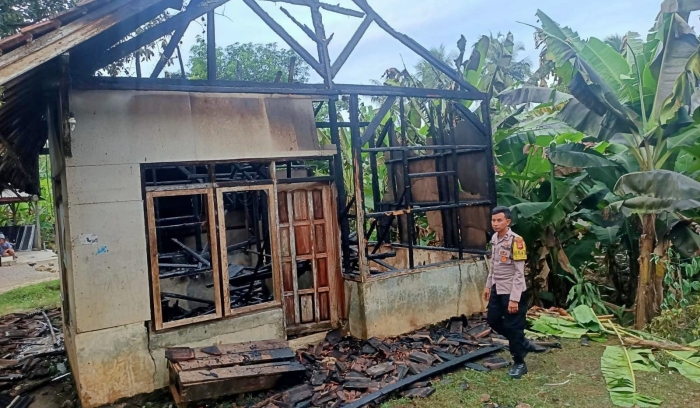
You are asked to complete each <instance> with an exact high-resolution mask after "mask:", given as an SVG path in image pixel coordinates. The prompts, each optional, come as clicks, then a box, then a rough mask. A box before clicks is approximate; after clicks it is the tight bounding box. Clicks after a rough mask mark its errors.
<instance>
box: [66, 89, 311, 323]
mask: <svg viewBox="0 0 700 408" xmlns="http://www.w3.org/2000/svg"><path fill="white" fill-rule="evenodd" d="M70 102H71V110H72V111H73V113H74V116H75V119H76V122H77V123H76V128H75V130H74V131H73V132H72V135H71V138H72V140H71V150H72V157H67V158H66V159H65V162H66V169H65V179H66V189H67V197H66V203H67V208H68V217H67V219H68V220H69V221H68V223H69V228H68V230H69V231H70V243H69V245H70V249H71V250H70V251H67V252H69V254H70V257H71V261H72V262H71V263H70V264H71V265H72V268H71V270H70V271H68V272H69V274H70V275H71V278H72V279H71V280H70V281H71V283H72V285H73V288H72V289H73V291H74V297H73V301H72V308H74V310H72V312H73V319H74V322H75V323H76V331H77V333H82V332H90V331H94V330H101V329H106V328H110V327H117V326H122V325H127V324H132V323H139V322H144V321H148V320H150V319H151V303H150V295H149V293H150V291H149V279H148V273H149V272H148V260H147V252H146V248H147V245H146V238H145V235H146V222H145V212H144V205H143V197H142V192H141V176H140V165H141V164H142V163H162V162H182V161H212V160H231V159H249V158H265V157H284V156H294V155H299V154H301V153H302V152H305V151H306V152H308V151H310V150H318V146H317V145H318V143H317V142H314V141H315V140H316V130H315V121H314V115H313V108H312V104H311V100H309V99H302V98H294V99H292V98H281V97H262V96H257V95H232V94H202V93H200V94H195V93H186V92H138V91H74V92H72V94H71V101H70ZM88 234H94V235H95V236H97V242H96V243H92V244H89V245H84V240H83V239H81V237H85V236H86V235H88Z"/></svg>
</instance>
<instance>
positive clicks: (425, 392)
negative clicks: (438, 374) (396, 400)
mask: <svg viewBox="0 0 700 408" xmlns="http://www.w3.org/2000/svg"><path fill="white" fill-rule="evenodd" d="M434 393H435V388H433V387H423V388H411V389H410V390H407V391H404V392H402V393H401V396H403V397H404V398H428V397H429V396H431V395H433V394H434Z"/></svg>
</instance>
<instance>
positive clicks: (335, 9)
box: [265, 0, 365, 18]
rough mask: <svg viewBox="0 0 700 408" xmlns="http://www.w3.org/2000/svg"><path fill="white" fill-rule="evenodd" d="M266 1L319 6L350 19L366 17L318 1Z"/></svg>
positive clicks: (347, 9) (356, 12)
mask: <svg viewBox="0 0 700 408" xmlns="http://www.w3.org/2000/svg"><path fill="white" fill-rule="evenodd" d="M265 1H271V2H274V3H287V4H293V5H295V6H309V7H311V6H313V5H318V6H319V7H321V8H322V9H324V10H328V11H332V12H334V13H338V14H343V15H346V16H350V17H359V18H362V17H364V16H365V13H363V12H361V11H357V10H352V9H349V8H345V7H340V6H335V5H333V4H328V3H321V2H318V0H265Z"/></svg>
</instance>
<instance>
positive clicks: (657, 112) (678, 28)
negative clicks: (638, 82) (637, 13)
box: [649, 14, 700, 123]
mask: <svg viewBox="0 0 700 408" xmlns="http://www.w3.org/2000/svg"><path fill="white" fill-rule="evenodd" d="M657 27H658V28H659V30H658V31H657V32H656V34H655V36H656V39H657V40H658V41H659V46H658V47H659V48H658V49H657V55H656V56H655V57H654V59H653V61H651V63H650V66H649V69H650V71H651V74H652V76H653V77H654V79H655V80H656V92H655V97H654V105H653V108H652V112H651V119H652V121H653V122H654V123H658V122H661V123H664V122H663V121H662V113H663V116H664V117H665V118H668V117H669V116H671V117H672V116H673V114H674V112H673V111H672V110H671V111H667V112H662V111H663V110H665V109H666V107H665V106H664V105H665V102H666V100H667V99H668V98H669V97H671V95H672V94H674V92H675V90H674V87H675V86H676V81H677V80H678V79H679V77H680V76H681V74H683V73H684V71H685V70H686V64H687V62H688V60H689V59H690V57H691V56H692V55H693V54H694V53H695V52H696V50H697V49H698V46H699V45H700V41H698V38H697V37H696V36H695V33H694V32H693V29H692V28H691V27H690V26H689V25H688V22H687V21H685V20H684V19H683V17H681V16H680V15H678V14H661V15H660V16H659V20H658V21H657Z"/></svg>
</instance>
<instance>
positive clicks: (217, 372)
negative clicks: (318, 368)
mask: <svg viewBox="0 0 700 408" xmlns="http://www.w3.org/2000/svg"><path fill="white" fill-rule="evenodd" d="M305 371H306V368H305V367H304V366H303V365H302V364H300V363H298V362H291V363H289V362H282V363H270V364H258V365H254V366H236V367H225V368H217V369H213V370H195V371H184V372H181V373H179V382H178V384H177V387H176V388H177V389H178V390H179V397H180V400H181V401H183V402H188V401H199V400H204V399H213V398H219V397H222V396H226V395H234V394H243V393H246V392H255V391H261V390H267V389H273V388H275V387H276V386H277V385H278V384H279V382H280V381H281V380H282V379H283V378H289V379H298V380H299V381H301V380H302V379H303V373H304V372H305Z"/></svg>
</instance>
